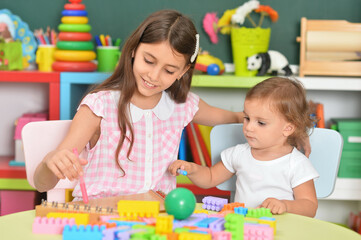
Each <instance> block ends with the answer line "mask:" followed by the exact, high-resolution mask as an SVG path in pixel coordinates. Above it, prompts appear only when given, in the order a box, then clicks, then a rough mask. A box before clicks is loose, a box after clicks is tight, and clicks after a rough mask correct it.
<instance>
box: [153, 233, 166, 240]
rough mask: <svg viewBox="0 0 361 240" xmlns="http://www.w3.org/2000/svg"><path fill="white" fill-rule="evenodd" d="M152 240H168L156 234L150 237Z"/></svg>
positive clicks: (164, 236)
mask: <svg viewBox="0 0 361 240" xmlns="http://www.w3.org/2000/svg"><path fill="white" fill-rule="evenodd" d="M150 240H167V236H166V235H159V234H154V235H152V236H150Z"/></svg>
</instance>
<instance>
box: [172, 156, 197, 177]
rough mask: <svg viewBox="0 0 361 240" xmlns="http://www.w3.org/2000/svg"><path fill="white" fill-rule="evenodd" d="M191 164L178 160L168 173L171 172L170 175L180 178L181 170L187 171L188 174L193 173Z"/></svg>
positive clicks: (173, 163)
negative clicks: (179, 171) (179, 170)
mask: <svg viewBox="0 0 361 240" xmlns="http://www.w3.org/2000/svg"><path fill="white" fill-rule="evenodd" d="M191 165H192V164H191V163H189V162H187V161H184V160H176V161H174V162H172V163H171V164H170V165H169V167H168V171H169V172H170V174H172V175H173V176H178V175H179V173H178V172H177V170H178V169H181V170H185V171H187V174H190V173H191V168H192V167H191Z"/></svg>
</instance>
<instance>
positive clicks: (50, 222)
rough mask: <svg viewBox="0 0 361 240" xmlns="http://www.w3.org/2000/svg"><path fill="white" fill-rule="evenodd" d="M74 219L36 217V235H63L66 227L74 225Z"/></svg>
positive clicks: (34, 223) (34, 228)
mask: <svg viewBox="0 0 361 240" xmlns="http://www.w3.org/2000/svg"><path fill="white" fill-rule="evenodd" d="M74 224H75V219H74V218H70V219H68V218H47V217H36V218H35V219H34V222H33V233H35V234H62V233H63V229H64V226H65V225H74Z"/></svg>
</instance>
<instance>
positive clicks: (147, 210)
mask: <svg viewBox="0 0 361 240" xmlns="http://www.w3.org/2000/svg"><path fill="white" fill-rule="evenodd" d="M159 206H160V203H159V202H158V201H130V200H120V201H119V202H118V214H119V216H121V217H122V216H125V217H129V218H130V219H134V220H136V219H138V217H157V216H158V214H159Z"/></svg>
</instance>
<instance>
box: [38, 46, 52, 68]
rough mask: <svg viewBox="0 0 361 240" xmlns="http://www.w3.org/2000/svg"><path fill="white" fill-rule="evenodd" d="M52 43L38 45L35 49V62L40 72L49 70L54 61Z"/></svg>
mask: <svg viewBox="0 0 361 240" xmlns="http://www.w3.org/2000/svg"><path fill="white" fill-rule="evenodd" d="M54 52H55V46H54V45H39V47H38V50H37V51H36V63H37V64H38V69H39V71H40V72H51V71H53V69H52V64H53V62H54Z"/></svg>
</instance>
